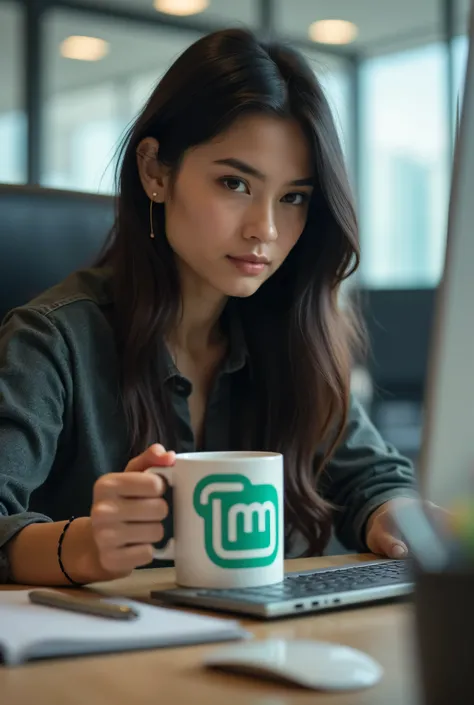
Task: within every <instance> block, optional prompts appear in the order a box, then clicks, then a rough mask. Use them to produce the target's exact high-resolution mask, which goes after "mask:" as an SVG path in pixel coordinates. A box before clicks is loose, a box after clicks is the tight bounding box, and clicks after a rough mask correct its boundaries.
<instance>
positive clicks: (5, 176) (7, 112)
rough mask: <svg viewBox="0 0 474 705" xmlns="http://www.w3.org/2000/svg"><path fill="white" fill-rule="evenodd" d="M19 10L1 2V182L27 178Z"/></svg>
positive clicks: (19, 181)
mask: <svg viewBox="0 0 474 705" xmlns="http://www.w3.org/2000/svg"><path fill="white" fill-rule="evenodd" d="M21 22H22V12H21V9H20V7H19V6H17V5H14V4H10V3H8V2H7V3H2V4H1V5H0V77H1V85H2V90H1V91H0V182H6V183H21V182H23V181H25V180H26V118H25V113H24V111H23V107H22V103H23V96H22V56H21V55H22V51H23V49H22V42H21V37H22V32H21Z"/></svg>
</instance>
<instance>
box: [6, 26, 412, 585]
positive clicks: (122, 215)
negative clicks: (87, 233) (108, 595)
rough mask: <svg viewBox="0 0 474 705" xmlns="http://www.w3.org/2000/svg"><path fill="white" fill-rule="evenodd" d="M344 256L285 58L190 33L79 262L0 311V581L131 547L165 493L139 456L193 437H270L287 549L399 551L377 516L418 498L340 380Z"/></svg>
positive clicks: (342, 207)
mask: <svg viewBox="0 0 474 705" xmlns="http://www.w3.org/2000/svg"><path fill="white" fill-rule="evenodd" d="M358 259H359V252H358V244H357V223H356V217H355V213H354V207H353V204H352V201H351V196H350V189H349V186H348V181H347V176H346V171H345V168H344V163H343V157H342V154H341V148H340V145H339V141H338V137H337V134H336V130H335V127H334V122H333V119H332V117H331V112H330V109H329V107H328V103H327V101H326V98H325V97H324V94H323V92H322V89H321V87H320V85H319V83H318V81H317V79H316V78H315V77H314V75H313V73H312V71H311V69H310V68H309V66H308V65H307V64H306V62H305V61H304V59H303V58H302V57H301V56H299V55H298V54H297V53H296V52H294V51H292V50H290V49H289V48H286V47H284V46H280V45H278V44H272V45H269V46H267V45H265V44H263V43H261V42H260V41H258V40H257V39H256V38H255V37H254V36H253V35H252V34H250V33H248V32H246V31H243V30H232V31H222V32H218V33H215V34H212V35H210V36H207V37H204V38H203V39H200V40H199V41H198V42H196V43H195V44H194V45H193V46H191V47H190V48H189V49H188V50H187V51H185V52H184V54H183V55H182V56H181V57H180V58H179V59H178V60H177V61H176V63H175V64H174V66H172V67H171V69H170V70H169V71H168V73H167V74H166V75H165V76H164V78H163V79H162V80H161V82H160V83H159V85H158V86H157V88H156V90H155V91H154V93H153V95H152V96H151V98H150V99H149V101H148V103H147V105H146V106H145V108H144V110H143V112H142V113H141V115H140V116H139V117H138V119H137V121H136V123H135V125H134V126H133V127H132V129H131V130H130V132H129V134H128V137H127V140H126V144H125V148H124V152H123V158H122V163H121V171H120V188H119V197H118V208H117V218H116V224H115V227H114V229H113V233H112V235H111V239H110V241H109V243H108V246H107V248H106V250H105V252H104V253H103V255H102V257H101V259H100V261H99V262H98V263H97V266H95V267H94V268H92V269H90V270H87V271H83V272H79V273H76V274H74V275H72V276H71V277H69V278H68V279H67V280H65V281H64V282H62V283H61V284H59V285H58V286H56V287H55V288H53V289H52V290H50V291H48V292H46V293H45V294H43V295H42V296H40V297H39V298H37V299H36V300H35V301H33V302H31V303H30V304H29V305H27V306H24V307H22V308H19V309H17V310H15V311H13V312H11V313H10V314H9V316H8V317H7V319H6V320H5V322H4V325H3V327H2V329H1V334H0V509H1V514H2V517H1V518H0V545H1V546H2V551H1V555H2V562H3V572H2V580H4V581H5V580H7V579H9V580H12V581H16V582H21V583H28V584H45V585H52V584H66V583H68V582H73V583H76V582H77V583H87V582H91V581H96V580H105V579H109V578H110V579H112V578H115V577H119V576H123V575H127V574H128V573H130V571H131V570H133V569H134V568H135V567H138V566H141V565H146V564H149V562H150V560H151V544H152V542H156V541H159V540H160V539H161V538H162V536H163V526H162V521H163V519H164V518H165V516H166V514H167V513H168V506H167V503H166V502H165V500H164V499H163V496H162V495H163V491H164V487H163V483H162V482H161V481H160V478H159V477H157V476H153V475H150V474H145V473H144V472H143V471H144V470H146V469H147V468H148V467H151V466H157V465H169V464H172V463H173V462H174V452H175V451H188V450H192V449H206V450H221V449H238V448H243V449H251V448H255V449H261V450H264V449H269V450H279V451H281V452H282V453H283V454H284V457H285V477H286V480H285V482H286V487H285V503H286V507H285V509H286V546H287V553H288V554H290V553H291V552H293V553H294V552H295V551H296V544H297V540H298V539H299V540H300V543H301V539H304V542H305V546H304V548H305V551H306V553H308V554H309V555H315V554H319V553H321V552H322V550H323V549H324V547H325V545H326V543H327V541H328V537H329V534H330V528H331V523H334V525H335V528H336V532H337V534H338V535H339V537H340V539H341V540H342V541H343V543H344V544H345V545H346V546H348V547H349V548H353V549H359V550H367V548H368V549H370V550H372V551H374V552H377V553H380V554H384V555H388V556H394V557H395V556H401V555H404V553H405V552H406V547H405V546H404V545H403V543H402V542H401V541H400V540H399V539H398V538H397V537H396V536H395V535H393V532H392V527H391V523H390V516H391V512H392V509H393V507H394V504H395V503H397V502H398V503H400V502H413V501H416V489H415V480H414V475H413V470H412V467H411V466H410V464H409V462H408V461H407V460H406V459H404V458H402V457H400V456H399V455H398V454H397V453H396V452H395V451H394V450H393V449H392V448H391V447H389V446H387V445H386V444H385V443H384V442H383V440H382V439H381V438H380V436H379V435H378V433H377V432H376V430H375V429H374V428H373V426H372V425H371V424H370V422H369V420H368V419H367V417H366V416H365V415H364V413H363V411H362V410H361V407H360V406H359V405H358V403H357V402H356V401H355V400H354V399H351V396H350V390H349V378H350V367H351V347H352V342H353V341H354V340H355V339H356V338H357V327H356V326H355V325H354V323H351V320H350V318H349V315H348V312H347V311H342V310H341V309H340V308H339V306H338V296H339V289H340V285H341V282H342V281H343V280H344V279H345V278H346V277H347V276H349V274H351V273H352V272H353V271H354V270H355V268H356V266H357V264H358ZM165 449H168V450H165ZM123 470H125V472H123ZM72 517H76V518H75V519H74V521H72Z"/></svg>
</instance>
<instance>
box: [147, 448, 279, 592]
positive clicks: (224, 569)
mask: <svg viewBox="0 0 474 705" xmlns="http://www.w3.org/2000/svg"><path fill="white" fill-rule="evenodd" d="M147 472H153V473H155V474H157V475H161V476H162V477H164V478H165V480H166V481H167V482H168V483H169V485H170V486H171V487H172V493H173V537H170V539H169V541H168V543H167V544H166V546H165V547H164V548H160V549H158V548H155V549H154V557H155V558H159V559H173V560H174V561H175V567H176V581H177V583H178V584H179V585H183V586H186V587H202V588H233V587H256V586H259V585H271V584H273V583H278V582H280V581H281V580H283V573H284V571H283V554H284V550H283V456H282V455H281V454H280V453H267V452H253V451H248V452H247V451H230V452H221V451H217V452H212V453H206V452H203V453H180V454H178V455H177V456H176V464H175V465H174V466H173V467H162V468H150V469H149V470H147Z"/></svg>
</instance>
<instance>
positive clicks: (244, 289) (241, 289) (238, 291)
mask: <svg viewBox="0 0 474 705" xmlns="http://www.w3.org/2000/svg"><path fill="white" fill-rule="evenodd" d="M262 284H263V281H256V280H255V279H254V280H248V281H245V280H244V281H238V282H233V283H232V284H230V283H229V282H227V285H226V286H225V287H223V289H222V293H223V294H225V296H233V297H235V298H239V299H245V298H248V297H249V296H252V295H253V294H255V292H257V291H258V290H259V289H260V287H261V286H262Z"/></svg>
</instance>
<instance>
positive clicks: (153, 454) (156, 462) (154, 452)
mask: <svg viewBox="0 0 474 705" xmlns="http://www.w3.org/2000/svg"><path fill="white" fill-rule="evenodd" d="M175 460H176V453H175V452H174V451H173V450H169V451H167V450H165V448H164V447H163V446H162V445H161V444H160V443H155V444H153V445H152V446H150V447H149V448H147V450H146V451H145V452H144V453H142V454H141V455H137V457H136V458H133V459H132V460H131V461H130V462H129V463H128V465H127V467H126V468H125V472H127V473H128V472H144V471H145V470H148V468H153V467H157V466H158V467H159V466H169V465H174V463H175Z"/></svg>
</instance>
